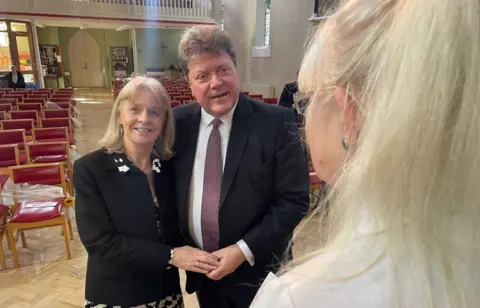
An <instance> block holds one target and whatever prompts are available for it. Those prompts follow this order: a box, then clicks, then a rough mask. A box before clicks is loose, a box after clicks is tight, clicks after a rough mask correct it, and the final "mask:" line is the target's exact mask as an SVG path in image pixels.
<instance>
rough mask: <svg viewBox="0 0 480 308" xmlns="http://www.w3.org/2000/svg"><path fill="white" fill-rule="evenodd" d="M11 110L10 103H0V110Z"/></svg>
mask: <svg viewBox="0 0 480 308" xmlns="http://www.w3.org/2000/svg"><path fill="white" fill-rule="evenodd" d="M12 110H13V106H12V104H1V103H0V111H4V112H10V111H12Z"/></svg>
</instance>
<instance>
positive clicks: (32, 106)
mask: <svg viewBox="0 0 480 308" xmlns="http://www.w3.org/2000/svg"><path fill="white" fill-rule="evenodd" d="M17 108H18V110H36V111H42V110H43V104H42V103H28V104H26V103H19V104H18V105H17Z"/></svg>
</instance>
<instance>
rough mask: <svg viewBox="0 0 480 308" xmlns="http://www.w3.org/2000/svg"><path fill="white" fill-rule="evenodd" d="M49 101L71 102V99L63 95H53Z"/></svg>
mask: <svg viewBox="0 0 480 308" xmlns="http://www.w3.org/2000/svg"><path fill="white" fill-rule="evenodd" d="M48 101H49V102H52V103H70V99H67V98H63V97H52V98H51V99H49V100H48Z"/></svg>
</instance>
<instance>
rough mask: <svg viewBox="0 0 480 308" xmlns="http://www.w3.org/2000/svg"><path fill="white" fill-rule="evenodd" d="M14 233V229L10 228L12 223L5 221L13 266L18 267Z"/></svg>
mask: <svg viewBox="0 0 480 308" xmlns="http://www.w3.org/2000/svg"><path fill="white" fill-rule="evenodd" d="M14 233H15V230H14V229H13V228H12V225H10V224H9V223H7V240H8V245H9V246H10V250H11V251H12V258H13V265H14V266H15V268H20V262H18V253H17V247H16V245H15V239H14V237H13V234H14Z"/></svg>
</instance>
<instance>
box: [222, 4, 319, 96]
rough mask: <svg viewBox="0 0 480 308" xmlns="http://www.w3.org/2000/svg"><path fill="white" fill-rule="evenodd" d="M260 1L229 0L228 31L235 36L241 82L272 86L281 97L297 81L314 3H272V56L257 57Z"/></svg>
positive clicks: (226, 12) (226, 25)
mask: <svg viewBox="0 0 480 308" xmlns="http://www.w3.org/2000/svg"><path fill="white" fill-rule="evenodd" d="M256 2H257V0H242V1H238V0H225V4H224V7H225V12H224V14H225V17H224V20H225V30H226V31H227V32H228V33H229V34H230V35H231V36H232V39H233V41H234V44H235V47H236V49H237V57H238V61H237V62H238V71H239V75H240V79H241V82H242V83H243V82H254V83H260V84H268V85H272V86H274V87H275V96H276V97H279V96H280V94H281V91H282V89H283V86H284V85H285V83H288V82H292V81H293V80H295V78H296V72H297V71H298V69H299V68H300V64H301V60H302V58H303V54H304V51H305V47H306V46H305V42H306V41H307V38H308V36H309V33H310V32H311V29H312V27H313V24H312V23H311V22H309V21H308V18H310V17H311V15H312V12H313V0H272V6H271V32H270V57H268V58H253V57H252V47H253V45H254V42H255V25H256V15H257V11H256Z"/></svg>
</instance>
